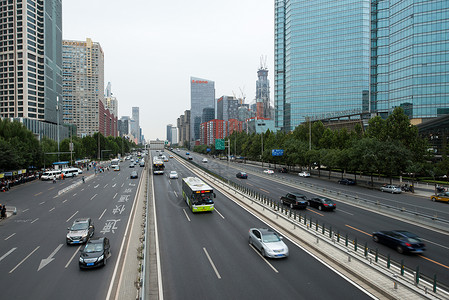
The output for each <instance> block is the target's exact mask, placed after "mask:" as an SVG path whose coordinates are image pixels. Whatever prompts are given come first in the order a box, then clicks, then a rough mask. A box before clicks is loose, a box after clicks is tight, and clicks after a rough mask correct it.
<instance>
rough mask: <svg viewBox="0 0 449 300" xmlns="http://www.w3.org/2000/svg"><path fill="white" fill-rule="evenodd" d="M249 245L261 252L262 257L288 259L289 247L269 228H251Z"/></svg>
mask: <svg viewBox="0 0 449 300" xmlns="http://www.w3.org/2000/svg"><path fill="white" fill-rule="evenodd" d="M249 244H250V245H253V246H254V248H256V249H257V250H259V251H260V253H261V254H262V256H265V257H270V258H281V257H288V254H289V252H288V247H287V245H286V244H285V243H284V242H283V241H282V237H281V236H279V235H278V234H277V233H276V232H274V231H273V230H271V229H268V228H251V229H250V230H249Z"/></svg>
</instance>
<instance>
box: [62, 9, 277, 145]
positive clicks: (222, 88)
mask: <svg viewBox="0 0 449 300" xmlns="http://www.w3.org/2000/svg"><path fill="white" fill-rule="evenodd" d="M62 19H63V28H62V30H63V39H67V40H80V41H85V40H86V38H91V39H92V40H93V41H94V42H98V43H100V45H101V47H102V49H103V52H104V54H105V87H106V85H107V83H108V82H111V84H112V93H113V94H114V96H115V97H117V99H118V103H119V104H118V106H119V116H118V117H119V118H120V117H122V116H131V107H133V106H138V107H139V108H140V126H141V127H142V131H143V134H144V135H145V139H146V140H149V139H156V138H159V139H165V138H166V125H167V124H173V125H174V126H176V119H177V118H178V117H179V116H180V115H181V114H183V113H184V111H185V110H187V109H190V81H189V80H190V76H193V77H199V78H204V79H208V80H213V81H215V96H216V98H218V97H220V96H222V95H229V96H232V95H233V92H234V93H235V94H236V96H238V97H240V96H241V92H240V89H243V90H244V93H245V94H246V103H250V102H252V101H253V100H254V98H255V90H256V80H257V70H258V68H259V67H260V61H261V60H260V58H261V56H262V55H264V56H266V57H267V60H266V62H267V67H268V69H269V79H270V91H271V102H272V103H273V90H274V81H273V78H274V77H273V69H274V63H273V56H274V54H273V53H274V1H273V0H271V1H269V0H264V1H261V0H226V1H221V0H190V1H186V0H171V1H149V0H130V1H123V0H63V2H62Z"/></svg>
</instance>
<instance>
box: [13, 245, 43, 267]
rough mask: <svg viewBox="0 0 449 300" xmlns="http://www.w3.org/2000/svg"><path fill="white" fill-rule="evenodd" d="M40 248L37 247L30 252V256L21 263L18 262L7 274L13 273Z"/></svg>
mask: <svg viewBox="0 0 449 300" xmlns="http://www.w3.org/2000/svg"><path fill="white" fill-rule="evenodd" d="M39 247H40V246H37V247H36V249H34V250H33V251H31V253H30V254H28V255H27V256H26V257H25V258H24V259H22V261H21V262H19V263H18V264H17V265H16V266H15V267H14V268H12V269H11V271H9V274H11V273H12V272H14V271H15V270H16V269H17V268H18V267H19V266H20V265H21V264H22V263H23V262H24V261H26V260H27V259H28V258H29V257H30V256H31V255H33V253H34V252H36V251H37V249H39Z"/></svg>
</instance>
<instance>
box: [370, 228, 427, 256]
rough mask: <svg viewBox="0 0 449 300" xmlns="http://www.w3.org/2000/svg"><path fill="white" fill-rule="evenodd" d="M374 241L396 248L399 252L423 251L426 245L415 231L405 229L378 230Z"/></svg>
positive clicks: (374, 234)
mask: <svg viewBox="0 0 449 300" xmlns="http://www.w3.org/2000/svg"><path fill="white" fill-rule="evenodd" d="M373 241H375V242H376V243H382V244H384V245H386V246H388V247H391V248H394V249H396V251H397V252H399V253H422V252H423V251H424V250H426V245H425V244H424V243H423V242H422V241H421V239H420V238H419V237H418V236H417V235H416V234H414V233H411V232H408V231H403V230H392V231H377V232H374V233H373Z"/></svg>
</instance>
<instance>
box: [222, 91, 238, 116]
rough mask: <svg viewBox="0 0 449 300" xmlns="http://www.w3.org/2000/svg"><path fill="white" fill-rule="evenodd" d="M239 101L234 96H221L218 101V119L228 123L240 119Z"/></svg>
mask: <svg viewBox="0 0 449 300" xmlns="http://www.w3.org/2000/svg"><path fill="white" fill-rule="evenodd" d="M238 109H239V100H237V99H236V98H235V97H232V96H221V97H220V98H218V99H217V119H218V120H224V121H228V120H229V119H237V118H238Z"/></svg>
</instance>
